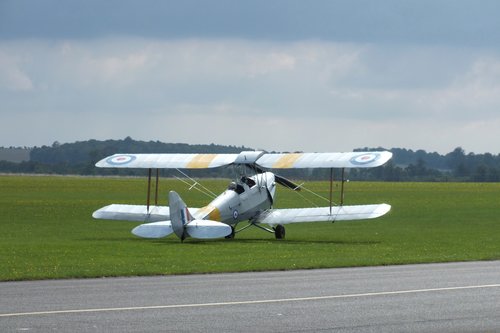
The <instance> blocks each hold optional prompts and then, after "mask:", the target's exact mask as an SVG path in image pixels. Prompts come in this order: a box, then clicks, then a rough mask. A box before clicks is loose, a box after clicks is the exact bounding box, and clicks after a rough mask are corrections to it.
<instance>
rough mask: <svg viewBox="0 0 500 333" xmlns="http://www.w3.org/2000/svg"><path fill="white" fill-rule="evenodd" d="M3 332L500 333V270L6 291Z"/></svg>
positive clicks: (408, 270)
mask: <svg viewBox="0 0 500 333" xmlns="http://www.w3.org/2000/svg"><path fill="white" fill-rule="evenodd" d="M0 331H1V332H18V331H24V332H26V331H28V332H29V331H33V332H51V331H59V332H130V331H140V332H153V331H160V332H319V331H326V332H332V331H338V332H437V331H439V332H482V331H484V332H500V261H485V262H467V263H449V264H426V265H406V266H386V267H363V268H341V269H321V270H300V271H287V272H262V273H234V274H213V275H187V276H163V277H144V278H142V277H138V278H105V279H85V280H52V281H32V282H3V283H0Z"/></svg>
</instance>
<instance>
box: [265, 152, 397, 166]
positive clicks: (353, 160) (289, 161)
mask: <svg viewBox="0 0 500 333" xmlns="http://www.w3.org/2000/svg"><path fill="white" fill-rule="evenodd" d="M391 157H392V153H391V152H388V151H373V152H350V153H294V154H265V155H263V156H262V157H260V158H259V159H258V160H257V164H258V165H260V166H262V167H264V168H269V169H292V168H372V167H377V166H380V165H383V164H384V163H386V162H387V161H388V160H390V159H391Z"/></svg>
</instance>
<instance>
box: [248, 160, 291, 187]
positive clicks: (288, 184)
mask: <svg viewBox="0 0 500 333" xmlns="http://www.w3.org/2000/svg"><path fill="white" fill-rule="evenodd" d="M247 166H248V167H249V168H250V169H252V170H254V171H255V172H258V173H264V172H266V171H265V170H264V169H262V168H260V167H258V166H257V165H255V164H254V165H247ZM274 180H275V181H276V183H278V184H280V185H281V186H283V187H286V188H289V189H291V190H294V191H300V185H297V184H295V183H294V182H292V181H291V180H289V179H287V178H285V177H283V176H280V175H277V174H274Z"/></svg>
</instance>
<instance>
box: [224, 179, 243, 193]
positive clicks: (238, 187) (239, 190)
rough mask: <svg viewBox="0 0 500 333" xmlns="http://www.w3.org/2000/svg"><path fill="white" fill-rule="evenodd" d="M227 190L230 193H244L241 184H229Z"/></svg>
mask: <svg viewBox="0 0 500 333" xmlns="http://www.w3.org/2000/svg"><path fill="white" fill-rule="evenodd" d="M227 189H228V190H230V191H235V192H236V193H238V194H241V193H243V192H245V188H244V187H243V186H242V185H241V184H236V183H235V182H231V183H230V184H229V186H228V187H227Z"/></svg>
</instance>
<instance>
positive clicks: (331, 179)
mask: <svg viewBox="0 0 500 333" xmlns="http://www.w3.org/2000/svg"><path fill="white" fill-rule="evenodd" d="M332 192H333V168H330V215H332Z"/></svg>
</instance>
